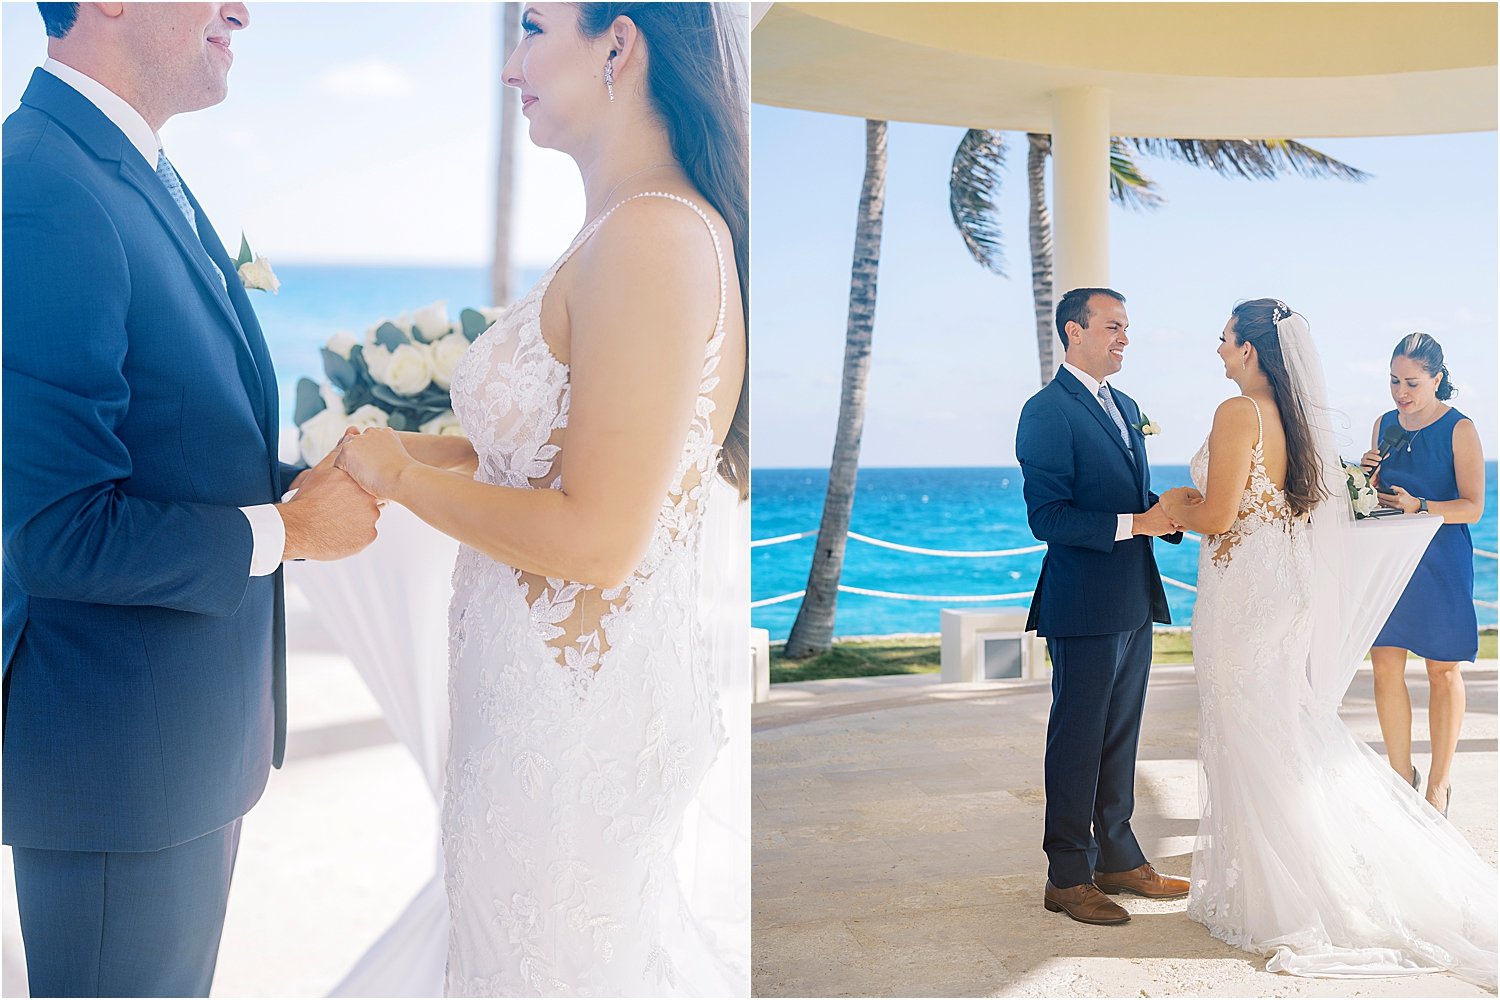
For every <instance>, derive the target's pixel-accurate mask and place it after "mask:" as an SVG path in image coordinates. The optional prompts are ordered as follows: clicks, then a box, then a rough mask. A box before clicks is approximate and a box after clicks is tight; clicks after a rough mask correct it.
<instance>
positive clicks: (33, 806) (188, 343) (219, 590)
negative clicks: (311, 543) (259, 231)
mask: <svg viewBox="0 0 1500 1000" xmlns="http://www.w3.org/2000/svg"><path fill="white" fill-rule="evenodd" d="M154 167H155V165H154V164H148V163H147V162H146V161H145V160H144V159H143V158H142V157H141V154H140V152H139V150H137V149H136V148H135V146H133V145H132V144H131V143H130V141H129V140H128V139H126V138H125V136H124V134H123V133H121V132H120V130H119V129H118V128H117V127H115V125H114V124H113V123H112V122H110V121H109V119H108V118H107V117H105V115H104V114H103V113H102V112H100V111H99V110H98V109H97V108H96V107H94V105H93V104H92V103H90V102H89V101H88V100H87V99H85V98H84V97H83V96H82V95H80V94H79V93H78V92H77V91H75V90H73V89H72V88H71V87H69V86H67V85H66V84H64V83H62V82H61V81H59V80H57V79H56V78H55V77H53V76H52V75H50V74H49V73H46V72H45V71H43V70H37V71H36V72H35V73H34V74H33V75H32V78H31V83H30V85H29V86H28V87H27V89H26V93H25V95H24V96H23V97H22V99H21V107H20V108H18V109H17V110H16V111H15V113H13V114H12V115H11V116H10V117H9V118H7V119H6V120H5V128H4V178H3V181H4V191H5V200H4V231H3V238H4V275H3V277H4V288H5V296H4V311H3V325H4V337H5V339H4V352H3V354H4V357H3V368H4V383H3V393H4V420H3V424H4V432H3V433H4V463H3V464H4V469H3V471H4V482H5V489H4V501H3V504H4V510H3V515H4V516H3V520H4V541H5V546H4V609H5V610H4V615H5V617H4V631H5V635H4V640H5V665H4V672H5V721H4V782H5V802H4V840H5V842H6V843H8V844H15V845H19V846H26V847H40V848H52V849H58V850H73V851H111V850H122V851H147V850H157V849H160V848H163V847H168V846H172V845H175V844H179V843H183V842H185V841H188V840H191V839H193V838H195V837H198V836H201V835H202V834H204V833H207V832H209V831H211V830H215V829H217V828H219V827H221V826H223V825H224V824H226V823H229V822H231V821H232V820H234V819H235V818H236V817H238V816H241V815H243V814H244V813H245V812H246V811H247V810H248V809H249V808H250V807H251V806H252V805H253V804H254V803H255V801H256V800H257V799H258V798H259V797H260V794H261V791H262V790H263V789H264V787H265V782H266V778H267V776H268V774H269V769H270V767H271V765H272V763H273V758H274V760H275V763H276V764H278V765H279V763H280V757H281V752H282V747H283V744H284V740H285V735H284V734H285V641H284V634H283V625H284V618H283V612H282V578H281V573H280V571H279V570H278V571H277V572H276V573H275V574H273V575H271V576H265V577H257V578H253V579H252V578H251V577H250V575H249V567H250V556H251V551H252V536H251V531H250V526H249V523H248V522H247V521H246V519H245V516H244V515H243V514H242V513H240V511H239V510H237V509H236V508H237V507H240V506H248V505H251V504H263V503H274V502H276V501H277V500H278V499H279V498H280V495H281V493H282V491H283V488H284V487H285V486H286V485H287V482H288V477H289V475H290V474H291V473H292V472H293V471H294V470H293V469H292V468H291V467H290V466H284V465H282V464H280V463H278V462H277V461H276V442H277V434H278V431H277V396H276V380H275V376H274V374H273V373H272V370H271V358H270V355H269V353H268V352H267V350H266V344H265V338H264V337H263V336H262V334H261V330H260V326H259V325H258V324H257V323H256V320H255V314H254V311H253V310H252V309H251V307H250V302H249V300H248V298H247V297H246V295H245V290H244V288H243V287H242V286H241V284H240V282H239V281H238V280H237V278H236V274H235V268H234V265H233V263H232V262H231V261H230V259H229V257H228V255H227V254H226V253H225V252H224V246H223V243H222V242H221V241H220V240H219V238H218V236H217V235H216V234H215V233H214V232H213V229H212V227H211V226H210V225H209V223H208V219H207V216H206V215H205V214H204V213H203V211H202V209H201V208H200V207H199V206H198V204H197V202H196V201H194V200H193V199H192V195H191V193H189V194H188V198H189V200H190V202H191V203H192V205H193V208H194V210H195V211H196V212H197V218H198V228H199V233H194V232H193V231H192V229H191V228H190V227H189V225H188V223H187V220H186V219H185V218H184V216H183V214H182V212H181V211H180V210H179V209H178V208H177V205H176V204H175V203H174V202H173V201H172V198H171V196H170V195H169V194H168V193H167V190H166V188H165V187H164V186H163V184H162V183H161V181H160V180H159V179H158V178H157V176H156V173H155V169H154ZM200 236H201V238H200ZM210 259H212V261H213V262H214V263H215V264H217V265H218V267H219V270H220V271H222V273H223V274H224V275H225V276H226V277H227V278H228V288H227V289H226V288H225V286H224V285H223V284H221V283H220V280H219V276H218V274H216V273H215V272H214V268H213V266H211V265H210Z"/></svg>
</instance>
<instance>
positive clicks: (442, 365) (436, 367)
mask: <svg viewBox="0 0 1500 1000" xmlns="http://www.w3.org/2000/svg"><path fill="white" fill-rule="evenodd" d="M468 349H469V338H468V337H465V336H464V335H463V334H461V333H450V334H448V336H446V337H444V338H443V339H442V340H440V341H438V342H437V343H436V344H433V345H432V380H433V381H434V382H436V383H437V385H438V388H440V389H447V388H449V387H450V385H451V384H452V382H453V369H455V368H457V367H458V361H459V359H460V358H462V357H463V356H464V352H465V351H467V350H468Z"/></svg>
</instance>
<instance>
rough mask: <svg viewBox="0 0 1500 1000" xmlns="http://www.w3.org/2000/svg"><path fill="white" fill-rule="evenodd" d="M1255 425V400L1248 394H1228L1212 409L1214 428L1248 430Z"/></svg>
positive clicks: (1252, 429) (1252, 430)
mask: <svg viewBox="0 0 1500 1000" xmlns="http://www.w3.org/2000/svg"><path fill="white" fill-rule="evenodd" d="M1256 425H1257V420H1256V411H1255V401H1254V400H1252V399H1251V398H1250V397H1249V396H1230V397H1229V398H1228V399H1226V400H1224V402H1222V403H1220V404H1219V408H1218V409H1217V410H1214V430H1221V429H1222V430H1228V431H1235V430H1248V431H1250V432H1251V433H1254V431H1255V428H1256Z"/></svg>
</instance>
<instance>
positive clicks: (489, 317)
mask: <svg viewBox="0 0 1500 1000" xmlns="http://www.w3.org/2000/svg"><path fill="white" fill-rule="evenodd" d="M509 308H510V306H490V307H489V308H487V309H476V310H474V311H475V312H477V313H479V315H481V316H483V317H484V321H485V322H486V323H488V324H490V325H494V324H495V323H496V322H497V321H498V320H499V319H500V317H501V315H503V314H504V312H505V310H507V309H509Z"/></svg>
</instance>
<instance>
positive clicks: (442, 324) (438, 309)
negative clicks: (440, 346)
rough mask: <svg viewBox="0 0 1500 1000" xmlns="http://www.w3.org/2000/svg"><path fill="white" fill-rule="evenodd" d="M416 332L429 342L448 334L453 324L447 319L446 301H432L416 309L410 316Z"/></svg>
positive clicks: (434, 341)
mask: <svg viewBox="0 0 1500 1000" xmlns="http://www.w3.org/2000/svg"><path fill="white" fill-rule="evenodd" d="M411 321H412V326H413V327H414V328H415V331H416V333H417V334H418V336H420V337H421V338H422V339H423V340H425V341H427V342H428V343H429V344H431V343H436V342H437V341H439V340H441V339H442V338H444V337H446V336H448V331H450V330H452V329H453V324H452V323H450V322H449V321H448V303H446V302H434V303H433V304H432V305H430V306H424V307H423V308H421V309H418V310H417V311H416V312H415V313H413V314H412V317H411Z"/></svg>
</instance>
